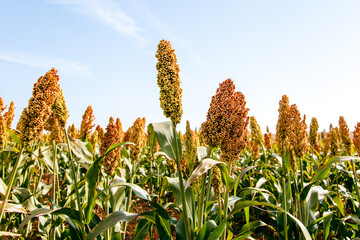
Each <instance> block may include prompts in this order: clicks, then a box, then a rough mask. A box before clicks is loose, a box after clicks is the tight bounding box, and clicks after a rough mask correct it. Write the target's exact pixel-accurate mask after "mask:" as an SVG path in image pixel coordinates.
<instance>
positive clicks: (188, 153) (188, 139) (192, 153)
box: [185, 121, 197, 171]
mask: <svg viewBox="0 0 360 240" xmlns="http://www.w3.org/2000/svg"><path fill="white" fill-rule="evenodd" d="M196 148H197V147H196V145H195V133H194V132H193V131H192V130H191V128H190V123H189V121H186V132H185V158H186V159H188V162H189V167H190V171H192V170H193V169H192V168H193V167H194V164H195V161H196Z"/></svg>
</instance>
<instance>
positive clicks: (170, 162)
mask: <svg viewBox="0 0 360 240" xmlns="http://www.w3.org/2000/svg"><path fill="white" fill-rule="evenodd" d="M166 165H167V166H168V169H169V172H170V173H176V171H177V166H176V162H175V161H174V160H172V159H169V158H166Z"/></svg>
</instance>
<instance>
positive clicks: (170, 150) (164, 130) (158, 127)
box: [151, 122, 182, 162]
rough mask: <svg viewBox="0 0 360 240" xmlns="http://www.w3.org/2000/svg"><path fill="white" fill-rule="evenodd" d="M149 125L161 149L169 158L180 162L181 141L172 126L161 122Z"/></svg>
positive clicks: (169, 123)
mask: <svg viewBox="0 0 360 240" xmlns="http://www.w3.org/2000/svg"><path fill="white" fill-rule="evenodd" d="M151 125H152V127H153V129H154V131H155V136H156V139H157V141H158V143H159V145H160V147H161V149H162V150H163V151H164V152H165V153H166V155H168V156H169V157H170V158H172V159H174V160H175V161H177V162H180V160H181V154H182V149H181V140H180V137H179V134H178V133H177V132H176V130H175V128H174V126H173V124H172V123H171V122H161V123H152V124H151Z"/></svg>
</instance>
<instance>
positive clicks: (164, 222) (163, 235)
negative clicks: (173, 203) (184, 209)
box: [150, 202, 172, 240]
mask: <svg viewBox="0 0 360 240" xmlns="http://www.w3.org/2000/svg"><path fill="white" fill-rule="evenodd" d="M150 203H151V205H152V206H153V207H154V208H155V209H154V210H155V222H156V228H157V231H158V233H159V237H160V240H169V239H172V237H171V228H170V217H169V214H168V212H167V211H166V210H165V209H164V208H163V207H161V206H160V205H159V204H157V203H156V202H150Z"/></svg>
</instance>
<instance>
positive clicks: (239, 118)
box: [220, 92, 249, 164]
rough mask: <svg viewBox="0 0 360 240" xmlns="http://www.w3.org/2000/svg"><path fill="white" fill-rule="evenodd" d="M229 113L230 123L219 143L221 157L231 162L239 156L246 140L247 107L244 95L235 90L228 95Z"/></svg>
mask: <svg viewBox="0 0 360 240" xmlns="http://www.w3.org/2000/svg"><path fill="white" fill-rule="evenodd" d="M229 100H230V115H229V116H228V117H229V118H228V120H229V121H230V123H231V125H230V128H229V130H228V131H227V132H226V133H225V136H224V138H223V141H222V143H221V145H220V149H221V159H223V160H224V161H225V162H227V163H228V164H231V163H233V162H234V161H236V160H237V159H238V157H239V154H240V153H241V151H242V150H243V149H244V148H245V147H246V143H247V141H248V135H247V127H248V124H249V117H248V116H247V114H248V111H249V109H248V108H246V107H245V105H246V101H245V96H244V95H243V94H242V93H241V92H235V93H234V94H232V96H231V97H230V99H229Z"/></svg>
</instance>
